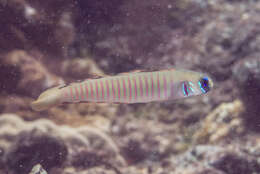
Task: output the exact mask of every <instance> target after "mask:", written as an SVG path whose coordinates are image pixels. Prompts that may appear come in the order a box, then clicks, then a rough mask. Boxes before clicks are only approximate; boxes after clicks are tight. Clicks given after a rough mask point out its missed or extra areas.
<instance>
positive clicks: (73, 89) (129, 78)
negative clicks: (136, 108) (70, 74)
mask: <svg viewBox="0 0 260 174" xmlns="http://www.w3.org/2000/svg"><path fill="white" fill-rule="evenodd" d="M212 87H213V82H212V80H211V79H210V78H209V77H208V76H207V75H205V74H202V73H199V72H194V71H185V70H176V69H169V70H161V71H154V72H133V73H123V74H119V75H116V76H108V77H101V78H98V79H88V80H85V81H82V82H78V83H71V84H69V85H62V86H58V87H54V88H51V89H48V90H47V91H45V92H43V93H42V94H41V95H40V96H39V98H38V99H37V100H36V101H34V102H33V103H32V105H31V106H32V108H33V109H34V110H36V111H41V110H44V109H48V108H50V107H52V106H56V105H59V104H62V103H77V102H106V103H147V102H152V101H168V100H175V99H179V98H185V97H190V96H195V95H201V94H205V93H207V92H208V91H210V89H211V88H212Z"/></svg>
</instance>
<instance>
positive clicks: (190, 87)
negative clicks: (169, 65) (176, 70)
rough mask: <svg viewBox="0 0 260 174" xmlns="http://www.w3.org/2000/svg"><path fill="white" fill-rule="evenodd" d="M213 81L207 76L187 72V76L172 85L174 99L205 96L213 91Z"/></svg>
mask: <svg viewBox="0 0 260 174" xmlns="http://www.w3.org/2000/svg"><path fill="white" fill-rule="evenodd" d="M212 88H213V80H212V79H211V78H210V77H209V76H208V75H206V74H202V73H197V72H186V74H185V75H183V77H182V78H181V80H179V81H178V82H176V83H175V84H173V85H172V97H173V98H185V97H191V96H197V95H203V94H206V93H208V92H209V91H211V89H212Z"/></svg>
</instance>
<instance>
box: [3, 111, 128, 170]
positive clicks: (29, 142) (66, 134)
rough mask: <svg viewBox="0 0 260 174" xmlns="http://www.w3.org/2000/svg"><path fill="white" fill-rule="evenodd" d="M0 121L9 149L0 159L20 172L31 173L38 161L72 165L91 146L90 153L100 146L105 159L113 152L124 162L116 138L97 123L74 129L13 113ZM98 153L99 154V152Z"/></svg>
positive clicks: (47, 163)
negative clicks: (28, 118) (112, 137)
mask: <svg viewBox="0 0 260 174" xmlns="http://www.w3.org/2000/svg"><path fill="white" fill-rule="evenodd" d="M0 125H1V126H0V127H1V129H0V130H1V131H0V132H1V133H0V139H1V142H0V147H1V148H2V149H3V150H4V151H5V152H6V153H5V155H4V156H3V157H2V158H1V159H3V161H4V162H5V163H6V164H8V165H7V166H8V167H10V169H12V170H15V171H16V172H19V173H26V172H27V173H28V172H29V170H31V168H32V166H33V165H35V164H36V163H37V162H40V163H41V164H42V165H43V167H44V168H46V169H47V170H48V169H49V168H53V167H54V166H55V167H57V166H59V165H60V164H62V163H63V162H64V161H65V160H66V164H67V165H73V164H74V163H75V161H77V159H79V158H80V157H79V156H80V155H81V154H82V153H85V152H86V150H89V152H90V149H92V150H91V153H92V154H94V152H95V151H98V149H99V148H101V147H103V148H102V150H101V151H102V154H103V155H102V156H103V157H105V158H104V159H109V158H110V155H112V156H113V159H114V160H116V161H118V163H119V165H124V164H125V161H124V159H123V158H122V157H121V156H120V154H119V149H118V147H117V145H115V143H114V142H113V140H112V139H111V138H110V137H109V136H108V135H106V134H105V133H103V132H102V131H100V130H99V129H97V128H94V127H88V126H82V127H79V128H75V129H73V128H70V127H68V126H57V125H55V124H54V123H52V122H51V121H49V120H44V119H42V120H37V121H35V122H28V123H27V122H24V121H23V120H21V119H20V118H19V117H18V116H16V115H12V114H5V115H1V117H0ZM10 130H12V131H10ZM97 137H99V138H101V139H103V141H105V143H107V144H108V146H109V147H110V148H109V149H110V152H109V151H106V150H105V149H106V148H105V145H103V143H101V142H99V140H98V139H99V138H97ZM97 148H98V149H97ZM50 149H55V150H50ZM54 152H55V153H54ZM49 153H50V154H49ZM85 154H87V153H85ZM104 154H106V155H104ZM66 156H67V158H66ZM88 156H89V155H87V156H85V158H86V159H87V158H88ZM96 156H97V158H100V157H99V153H98V152H97V155H96ZM98 164H99V165H102V164H103V163H101V164H100V163H98ZM108 164H109V163H108Z"/></svg>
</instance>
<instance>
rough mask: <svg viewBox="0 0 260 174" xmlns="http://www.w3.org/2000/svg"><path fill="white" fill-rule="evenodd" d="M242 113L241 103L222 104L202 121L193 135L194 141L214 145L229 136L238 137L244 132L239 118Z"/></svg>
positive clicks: (236, 101)
mask: <svg viewBox="0 0 260 174" xmlns="http://www.w3.org/2000/svg"><path fill="white" fill-rule="evenodd" d="M242 113H244V106H243V103H241V101H239V100H235V101H234V102H232V103H222V104H221V105H220V106H218V107H217V108H216V109H215V110H214V111H212V112H211V113H209V114H208V115H207V116H206V118H205V119H204V120H203V121H202V123H201V128H200V129H199V130H197V131H196V133H195V134H194V140H195V141H196V142H197V143H216V142H219V141H220V140H221V139H228V137H229V136H239V135H240V134H242V133H243V132H244V131H245V128H244V125H243V120H242V118H240V116H241V115H242Z"/></svg>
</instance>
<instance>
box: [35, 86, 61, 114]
mask: <svg viewBox="0 0 260 174" xmlns="http://www.w3.org/2000/svg"><path fill="white" fill-rule="evenodd" d="M61 103H62V89H61V87H60V86H57V87H53V88H50V89H48V90H46V91H44V92H43V93H42V94H41V95H40V96H39V97H38V99H37V100H35V101H34V102H32V103H31V108H32V109H33V110H35V111H42V110H46V109H49V108H50V107H53V106H57V105H59V104H61Z"/></svg>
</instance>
